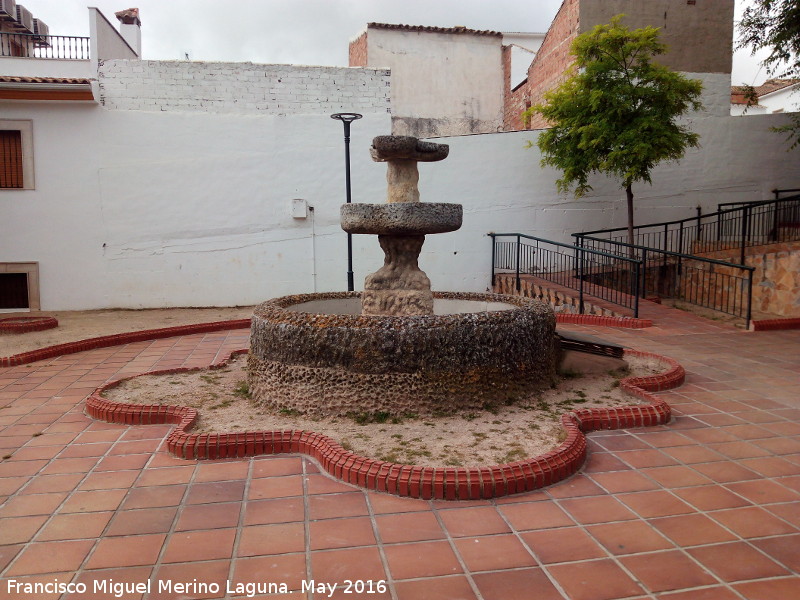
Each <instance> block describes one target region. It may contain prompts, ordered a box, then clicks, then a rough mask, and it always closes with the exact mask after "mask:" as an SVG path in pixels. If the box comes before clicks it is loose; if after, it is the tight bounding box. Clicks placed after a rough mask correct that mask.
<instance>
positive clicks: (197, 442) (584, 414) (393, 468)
mask: <svg viewBox="0 0 800 600" xmlns="http://www.w3.org/2000/svg"><path fill="white" fill-rule="evenodd" d="M245 352H247V351H246V350H238V351H236V352H234V353H232V354H231V356H233V355H235V354H241V353H245ZM627 353H629V354H633V355H636V356H644V357H647V356H652V357H654V358H658V359H659V360H661V361H664V362H666V363H667V364H669V365H670V366H671V369H670V370H669V371H667V372H665V373H661V374H659V375H654V376H649V377H628V378H625V379H623V380H622V381H621V383H620V386H621V387H622V389H624V390H625V391H627V392H628V393H630V394H633V395H634V396H637V397H639V398H642V399H644V400H647V401H649V402H650V404H648V405H637V406H624V407H612V408H585V409H580V410H577V411H572V412H569V413H566V414H564V415H562V416H561V424H562V426H563V427H564V429H565V430H566V432H567V437H566V439H565V440H564V442H563V443H562V444H561V445H560V446H558V447H557V448H555V449H553V450H551V451H550V452H547V453H546V454H543V455H541V456H537V457H534V458H530V459H526V460H522V461H517V462H513V463H508V464H503V465H495V466H492V467H461V468H453V467H418V466H410V465H400V464H396V463H388V462H384V461H380V460H374V459H371V458H366V457H364V456H359V455H358V454H356V453H354V452H350V451H347V450H345V449H344V448H342V447H341V446H340V445H339V444H338V443H337V442H336V441H335V440H333V439H331V438H329V437H327V436H325V435H322V434H319V433H314V432H309V431H296V430H287V431H257V432H245V433H202V434H197V433H188V431H189V430H190V429H191V427H192V426H193V425H194V423H195V421H196V419H197V411H196V410H195V409H193V408H188V407H184V406H155V405H132V404H122V403H117V402H112V401H110V400H107V399H105V398H103V397H102V395H101V394H102V393H103V392H104V391H105V390H107V389H109V388H112V387H114V386H116V385H119V384H120V383H121V382H123V381H127V380H128V379H133V377H127V378H125V379H120V380H117V381H113V382H111V383H108V384H106V385H104V386H102V387H100V388H98V389H96V390H95V391H94V392H93V393H92V394H91V395H90V396H89V397H88V398H87V400H86V412H87V413H88V414H89V415H90V416H91V417H94V418H96V419H102V420H104V421H107V422H110V423H122V424H126V425H155V424H175V425H177V427H176V428H175V429H173V430H172V432H170V434H169V435H168V436H167V449H168V450H169V452H171V453H172V454H174V455H175V456H178V457H180V458H185V459H220V458H243V457H246V456H257V455H262V454H282V453H302V454H306V455H308V456H310V457H311V458H314V459H315V460H317V461H318V462H319V464H320V465H321V467H322V468H323V469H324V470H325V471H327V472H328V473H330V474H331V475H333V476H334V477H336V478H338V479H341V480H342V481H344V482H347V483H351V484H353V485H357V486H360V487H363V488H367V489H371V490H377V491H380V492H387V493H390V494H395V495H398V496H407V497H412V498H423V499H431V498H438V499H446V500H475V499H479V498H496V497H499V496H506V495H509V494H516V493H519V492H527V491H531V490H535V489H538V488H542V487H545V486H547V485H550V484H552V483H556V482H558V481H561V480H562V479H566V478H567V477H569V476H570V475H572V474H573V473H575V472H576V471H578V469H580V468H581V466H582V465H583V462H584V461H585V459H586V452H587V444H586V437H585V435H584V434H585V433H588V432H590V431H595V430H599V429H620V428H628V427H642V426H651V425H662V424H665V423H667V422H668V421H669V420H670V417H671V411H670V407H669V405H668V404H667V403H666V402H664V401H663V400H661V399H660V398H657V397H656V396H653V395H652V394H651V392H654V391H663V390H668V389H671V388H674V387H677V386H679V385H680V384H682V383H683V380H684V377H685V372H684V369H683V367H682V366H681V365H680V364H678V363H677V362H676V361H674V360H672V359H670V358H666V357H663V356H660V355H657V354H652V353H649V352H640V351H636V350H630V351H627ZM226 363H227V361H222V362H219V363H215V364H213V365H211V367H210V368H219V367H222V366H224V365H225V364H226ZM200 370H204V369H199V368H198V369H189V368H181V369H169V370H164V371H154V372H150V373H142V374H141V375H135V376H134V377H141V376H144V375H166V374H173V373H186V372H190V371H200Z"/></svg>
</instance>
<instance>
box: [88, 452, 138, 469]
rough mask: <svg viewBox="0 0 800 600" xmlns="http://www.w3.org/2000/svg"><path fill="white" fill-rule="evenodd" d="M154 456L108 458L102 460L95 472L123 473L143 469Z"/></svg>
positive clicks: (135, 455) (136, 455) (132, 455)
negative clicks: (128, 470)
mask: <svg viewBox="0 0 800 600" xmlns="http://www.w3.org/2000/svg"><path fill="white" fill-rule="evenodd" d="M151 456H152V454H131V455H118V456H106V457H105V458H103V459H101V460H100V462H99V463H97V466H96V467H95V471H123V470H127V469H141V468H143V467H144V466H145V465H146V464H147V461H149V460H150V457H151Z"/></svg>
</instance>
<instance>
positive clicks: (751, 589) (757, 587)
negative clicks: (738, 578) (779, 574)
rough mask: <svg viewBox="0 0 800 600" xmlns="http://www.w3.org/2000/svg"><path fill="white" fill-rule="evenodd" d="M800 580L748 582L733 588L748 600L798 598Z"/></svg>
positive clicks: (784, 579)
mask: <svg viewBox="0 0 800 600" xmlns="http://www.w3.org/2000/svg"><path fill="white" fill-rule="evenodd" d="M798 583H800V582H798V578H797V576H795V577H789V578H783V579H770V580H768V581H748V582H746V583H739V584H736V585H734V586H733V589H735V590H736V591H737V592H739V593H740V594H742V596H744V597H745V598H747V600H776V599H777V598H781V599H783V598H787V599H788V598H796V597H797V585H798Z"/></svg>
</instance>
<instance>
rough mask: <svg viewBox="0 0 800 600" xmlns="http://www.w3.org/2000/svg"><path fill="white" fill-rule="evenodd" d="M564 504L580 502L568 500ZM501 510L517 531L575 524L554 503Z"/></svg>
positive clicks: (534, 503) (504, 507) (523, 505)
mask: <svg viewBox="0 0 800 600" xmlns="http://www.w3.org/2000/svg"><path fill="white" fill-rule="evenodd" d="M564 502H573V503H574V502H579V501H578V500H568V501H564ZM499 510H500V512H501V513H502V514H503V515H504V516H505V517H506V519H508V522H509V523H510V524H511V526H512V527H513V528H514V529H516V530H517V531H525V530H528V529H550V528H551V527H566V526H568V525H574V524H575V523H574V521H573V520H572V519H570V518H569V515H568V514H567V513H565V512H564V511H563V510H562V509H561V508H559V507H558V506H556V504H554V503H553V502H526V503H522V504H506V505H504V506H503V507H501V508H500V509H499Z"/></svg>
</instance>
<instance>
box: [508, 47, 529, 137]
mask: <svg viewBox="0 0 800 600" xmlns="http://www.w3.org/2000/svg"><path fill="white" fill-rule="evenodd" d="M511 53H512V46H503V129H504V130H505V131H516V130H519V129H525V124H524V123H523V122H522V118H521V116H520V115H521V113H522V111H524V110H525V109H526V108H528V105H527V104H526V102H527V100H528V82H527V81H525V82H523V83H522V84H521V85H519V86H518V87H517V89H516V90H512V89H511Z"/></svg>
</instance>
